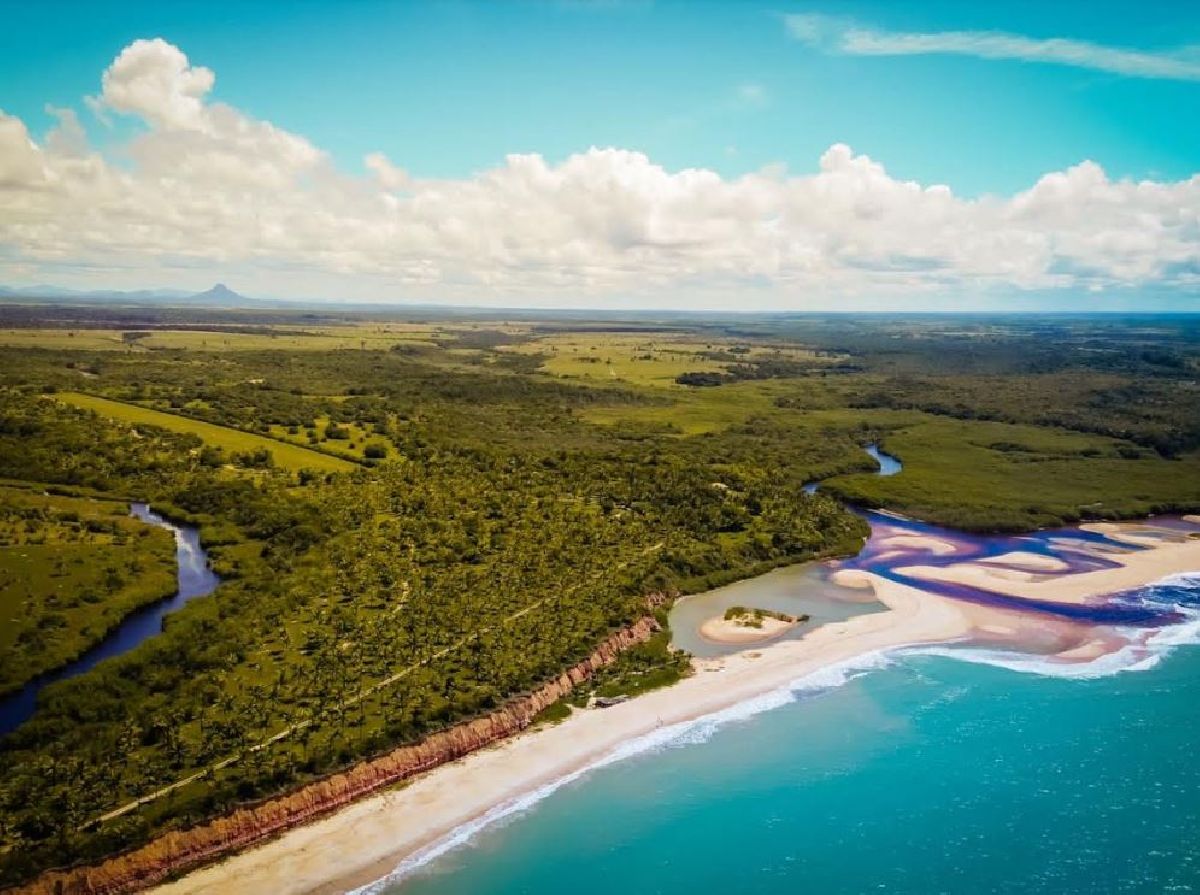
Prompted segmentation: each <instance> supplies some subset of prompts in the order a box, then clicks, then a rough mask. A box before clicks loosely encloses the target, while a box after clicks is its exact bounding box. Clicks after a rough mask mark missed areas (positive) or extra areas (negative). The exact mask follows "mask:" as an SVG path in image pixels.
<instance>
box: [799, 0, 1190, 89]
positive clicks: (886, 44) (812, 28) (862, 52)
mask: <svg viewBox="0 0 1200 895" xmlns="http://www.w3.org/2000/svg"><path fill="white" fill-rule="evenodd" d="M783 18H784V24H785V25H786V27H787V30H788V32H789V33H790V34H791V35H792V37H794V38H796V39H797V40H800V41H802V42H804V43H806V44H809V45H811V46H816V47H820V48H822V49H825V50H829V51H831V52H835V53H844V54H846V55H849V56H919V55H929V54H949V55H957V56H975V57H977V58H979V59H1014V60H1019V61H1022V62H1048V63H1052V64H1056V65H1070V66H1074V67H1076V68H1089V69H1093V70H1095V71H1103V72H1110V73H1112V74H1118V75H1127V76H1130V77H1135V78H1164V79H1168V80H1178V81H1200V61H1197V59H1196V58H1195V55H1194V53H1193V54H1192V55H1191V57H1190V58H1189V56H1188V55H1186V54H1184V53H1159V52H1146V51H1140V50H1128V49H1124V48H1121V47H1109V46H1104V45H1103V44H1096V43H1091V42H1090V41H1085V40H1072V39H1070V38H1065V37H1050V38H1037V37H1026V36H1025V35H1022V34H1008V33H1005V32H1002V31H932V32H923V31H885V30H881V29H878V28H868V27H864V26H861V25H857V24H855V23H854V22H851V21H848V20H845V19H840V18H837V17H834V16H826V15H821V14H819V13H796V14H792V15H785V16H784V17H783ZM1193 49H1194V48H1193Z"/></svg>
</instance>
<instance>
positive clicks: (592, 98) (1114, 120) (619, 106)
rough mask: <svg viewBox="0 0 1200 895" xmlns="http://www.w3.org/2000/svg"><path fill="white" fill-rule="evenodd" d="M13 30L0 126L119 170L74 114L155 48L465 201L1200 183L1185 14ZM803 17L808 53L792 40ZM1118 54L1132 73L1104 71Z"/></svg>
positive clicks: (97, 136) (770, 11)
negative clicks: (443, 183) (688, 190)
mask: <svg viewBox="0 0 1200 895" xmlns="http://www.w3.org/2000/svg"><path fill="white" fill-rule="evenodd" d="M3 16H4V21H5V27H4V29H3V33H2V34H0V109H2V110H3V111H4V113H6V114H7V115H9V116H12V117H15V118H17V119H20V120H21V121H22V122H24V125H25V126H26V127H27V128H28V131H29V133H30V135H31V136H32V138H33V139H34V140H35V141H42V140H43V139H44V138H45V135H46V133H47V131H48V130H49V129H50V128H51V126H52V125H53V124H54V122H55V118H54V116H52V115H51V114H50V113H49V112H48V111H47V105H48V104H49V105H53V106H58V107H68V108H73V109H76V110H77V111H78V113H79V120H80V122H81V124H82V126H83V128H84V129H85V131H86V133H87V136H88V138H89V140H90V141H91V144H92V146H93V148H95V149H97V150H99V151H101V152H102V153H104V154H106V155H107V157H108V158H109V160H110V161H111V162H112V163H113V164H114V165H117V166H121V165H128V164H129V162H128V160H127V159H126V157H125V156H126V154H127V153H126V148H125V146H126V142H127V141H128V139H129V138H130V136H131V135H133V134H136V133H138V132H140V131H141V130H143V129H144V127H145V124H144V122H143V121H141V120H139V118H138V117H137V116H136V115H127V114H116V115H109V116H105V119H106V120H107V121H109V122H110V125H108V126H106V125H105V124H104V123H103V122H102V121H101V120H100V119H99V118H97V117H95V116H93V115H91V114H90V113H89V112H88V111H87V109H86V105H85V103H84V102H83V98H84V97H85V96H96V95H98V94H99V93H100V75H101V73H102V72H103V71H104V70H105V69H106V68H107V67H108V66H109V65H110V64H111V63H112V62H113V59H114V57H116V56H117V54H118V53H120V52H121V50H122V49H123V48H125V47H127V46H129V45H130V44H131V43H132V42H133V41H135V40H137V39H139V38H143V39H144V38H155V37H159V38H162V39H163V40H165V41H166V42H167V43H169V44H171V45H173V46H174V47H177V48H178V49H179V50H180V51H182V53H184V54H186V56H187V59H188V60H189V61H190V63H191V64H192V65H195V66H204V67H205V68H207V69H211V70H212V71H213V72H215V85H214V86H213V88H212V90H211V91H210V92H209V93H208V95H207V97H206V101H209V102H216V103H224V104H228V105H229V106H231V107H233V108H235V109H237V110H238V112H239V113H240V114H242V115H244V116H246V117H247V119H250V120H255V121H269V122H271V124H273V125H274V126H276V127H277V128H280V129H283V130H286V131H288V132H291V133H294V134H297V135H300V136H302V137H303V138H305V139H306V140H308V141H310V142H311V143H312V144H313V145H314V146H316V147H318V148H319V149H321V150H323V151H324V152H326V153H328V156H329V158H330V160H331V161H332V163H333V165H334V166H335V167H336V168H337V169H338V170H340V171H341V172H343V173H346V174H349V175H353V176H364V174H365V173H366V169H365V168H364V162H363V159H364V157H365V156H366V155H367V154H369V153H372V152H381V153H383V154H384V155H386V156H387V158H388V159H389V160H390V162H391V163H393V164H394V165H395V166H397V167H399V168H402V169H404V170H405V171H406V172H407V174H408V175H410V176H411V177H413V178H419V179H431V178H438V179H443V178H444V179H452V180H465V179H469V178H472V177H474V176H477V175H479V174H480V172H485V171H488V170H490V169H493V168H495V167H496V166H499V165H502V164H503V163H504V159H505V157H506V156H508V155H509V154H511V153H535V154H538V155H540V156H542V157H543V158H544V159H545V160H546V161H547V162H548V163H550V164H558V163H561V162H563V161H564V160H566V159H568V158H569V157H571V156H572V155H573V154H576V153H581V152H584V151H586V150H588V148H589V147H593V146H594V147H617V148H620V149H622V150H631V151H635V152H638V153H643V154H644V155H645V156H646V157H647V158H648V159H650V160H652V161H653V163H655V164H656V165H660V166H662V167H663V168H665V169H666V170H667V171H670V172H677V171H679V170H680V169H684V168H692V167H695V168H704V169H708V170H711V171H713V172H716V173H717V174H718V175H720V176H721V177H722V178H725V179H731V178H737V177H739V176H741V175H744V174H747V173H750V172H755V171H759V170H761V169H763V168H764V167H765V166H782V167H783V168H784V169H785V170H786V171H787V172H788V173H789V174H792V175H806V174H811V173H813V172H816V171H817V170H818V159H819V158H820V157H821V156H822V154H823V153H824V152H825V151H826V150H827V149H828V148H829V147H830V146H832V145H834V144H848V145H849V146H851V147H853V150H854V152H855V153H858V154H865V155H867V156H869V157H870V158H871V159H874V160H876V161H878V162H880V163H882V164H883V165H885V166H886V171H887V174H888V175H889V176H890V177H891V178H894V179H896V180H899V181H903V180H910V179H911V180H915V181H918V182H919V183H921V184H923V185H925V186H929V185H933V184H946V185H948V186H949V187H950V188H951V189H952V191H953V193H954V194H955V196H956V197H959V198H962V199H970V198H973V197H979V196H982V195H986V194H995V195H997V196H1002V197H1010V196H1012V195H1013V194H1015V193H1017V192H1019V191H1021V190H1025V189H1028V188H1029V187H1031V186H1032V185H1033V184H1034V183H1035V182H1037V181H1038V179H1039V178H1041V177H1042V176H1043V175H1045V174H1047V173H1049V172H1061V171H1065V170H1067V169H1069V168H1070V167H1071V166H1073V165H1076V164H1078V163H1080V162H1082V161H1084V160H1090V161H1092V162H1095V163H1096V164H1097V165H1099V166H1100V167H1101V168H1102V169H1103V171H1104V172H1105V174H1106V175H1107V177H1108V178H1111V179H1112V180H1114V181H1115V180H1119V179H1122V178H1131V179H1134V180H1141V179H1150V180H1153V181H1159V182H1164V183H1171V182H1179V181H1185V180H1187V179H1188V178H1190V177H1191V176H1192V175H1193V174H1195V173H1196V172H1197V171H1200V7H1197V6H1196V4H1194V3H1145V2H1142V3H1103V2H1087V3H1074V2H1058V3H1044V2H1043V3H1025V2H1009V3H1003V4H1001V3H962V2H953V3H950V2H913V3H903V4H900V3H847V2H825V3H813V4H809V3H801V4H788V3H782V4H766V5H759V4H756V3H748V2H739V3H734V2H729V3H692V4H686V5H685V4H681V3H668V2H657V3H651V2H644V3H643V2H628V3H622V2H584V0H579V2H557V3H553V2H549V3H484V4H477V3H378V2H362V0H360V2H351V3H337V4H334V3H256V2H238V3H222V2H205V3H189V2H171V3H162V2H156V3H136V2H125V3H120V4H109V3H78V4H74V3H58V4H54V3H7V4H5V5H4V9H3ZM796 16H799V17H802V20H804V21H808V22H810V23H812V22H816V23H817V25H818V26H819V27H818V29H817V30H819V31H820V32H821V36H820V37H819V38H812V39H805V38H804V37H803V36H802V35H801V36H798V34H800V33H801V32H802V31H803V30H804V29H798V28H794V27H792V24H791V23H792V22H793V19H792V18H790V17H796ZM855 29H858V30H862V29H867V30H868V31H869V32H870V34H871V35H875V36H878V35H883V36H884V37H885V38H894V37H895V36H896V35H901V36H906V35H907V36H911V35H925V36H929V35H935V36H937V35H943V36H944V35H946V34H947V33H951V34H956V35H962V34H966V35H968V39H967V43H966V47H967V50H965V51H964V50H963V49H961V44H962V42H961V41H959V42H958V43H957V44H954V46H956V47H959V49H955V50H954V51H953V52H948V51H946V49H945V41H944V40H943V41H942V43H941V44H939V45H938V46H940V47H941V48H940V49H939V48H934V49H931V50H928V51H925V50H922V51H921V52H904V53H899V52H893V51H890V50H887V51H884V52H881V53H877V52H872V53H867V54H864V53H862V52H860V51H859V50H855V49H853V48H850V49H848V47H851V42H848V41H847V40H846V39H845V34H846V33H848V32H849V31H853V30H855ZM996 34H999V35H1002V36H1004V39H1005V40H1009V43H1010V44H1011V43H1012V40H1015V39H1020V40H1024V41H1026V42H1030V41H1040V40H1044V39H1061V40H1066V41H1070V42H1071V46H1070V47H1068V48H1067V52H1068V55H1071V54H1074V55H1072V59H1076V61H1074V62H1072V64H1063V63H1062V62H1061V61H1058V62H1046V61H1029V57H1030V53H1029V52H1027V51H1026V50H1023V49H1022V46H1024V45H1023V44H1021V43H1019V42H1018V43H1016V44H1015V45H1014V46H1015V47H1016V49H1015V50H1012V52H1011V53H1010V51H1009V50H1008V49H1003V48H1002V49H1001V51H1000V52H999V55H1000V56H1001V57H1005V55H1006V54H1008V55H1007V58H984V57H986V56H989V55H991V56H993V57H995V56H996V55H997V50H996V47H995V45H994V44H989V43H988V42H987V39H985V40H984V42H983V43H982V44H981V43H979V41H978V38H979V36H980V35H983V36H985V38H986V36H987V35H996ZM1010 39H1011V40H1010ZM972 41H974V42H972ZM893 43H894V41H893ZM935 43H936V41H935ZM927 46H928V45H927ZM976 46H978V47H982V48H983V49H982V50H980V51H979V52H974V51H973V50H971V49H970V48H971V47H976ZM1004 46H1008V44H1005V45H1004ZM1079 47H1082V48H1083V50H1082V52H1081V53H1075V50H1076V49H1078V48H1079ZM1112 50H1120V51H1126V52H1131V53H1135V54H1140V55H1139V57H1138V59H1140V60H1141V61H1138V60H1135V61H1134V67H1135V69H1137V66H1139V65H1141V66H1142V69H1138V70H1135V71H1134V72H1133V73H1130V72H1129V71H1118V70H1113V69H1114V65H1113V63H1112V59H1111V57H1109V56H1106V55H1105V53H1106V52H1108V51H1112ZM1038 52H1042V51H1038ZM1033 55H1034V56H1036V55H1037V53H1034V54H1033ZM1077 57H1078V58H1077ZM1156 59H1166V60H1168V61H1169V62H1170V64H1171V65H1175V64H1176V63H1178V66H1179V67H1178V69H1169V68H1168V71H1167V73H1165V74H1164V73H1163V72H1162V71H1159V70H1157V69H1156V68H1155V66H1154V60H1156ZM1146 60H1149V65H1148V66H1147V65H1144V64H1143V63H1145V62H1146ZM1123 65H1124V63H1120V64H1117V65H1116V68H1118V69H1119V68H1121V67H1122V66H1123ZM1182 201H1184V202H1185V203H1186V202H1187V201H1190V199H1184V200H1182ZM1188 207H1190V206H1188ZM9 254H10V256H11V255H13V254H20V253H19V252H10V253H9ZM1176 254H1178V253H1176ZM2 257H4V256H3V255H0V258H2ZM1171 263H1173V264H1175V265H1176V267H1178V265H1179V264H1180V263H1183V264H1184V265H1185V267H1186V266H1187V265H1190V264H1192V263H1193V262H1192V261H1191V260H1190V259H1187V258H1184V259H1183V260H1182V262H1181V261H1180V258H1179V257H1174V256H1173V261H1172V262H1171ZM38 272H39V273H42V272H45V273H46V274H47V275H50V274H53V273H54V272H55V271H53V270H48V269H46V268H45V267H44V266H43V267H42V268H41V269H40V270H39V271H38ZM68 272H69V271H68ZM26 275H28V276H32V275H33V274H32V273H31V272H28V271H27V272H26V273H21V272H19V271H18V273H17V276H16V279H21V278H22V277H24V276H26ZM3 278H4V271H3V270H2V269H0V279H3ZM7 279H8V280H10V281H11V280H12V279H14V277H13V276H9V277H7ZM185 279H186V277H185ZM260 279H261V278H260ZM753 279H754V276H753V273H751V274H750V275H749V280H751V281H752V280H753ZM268 281H269V278H268V280H262V282H268ZM1017 285H1018V286H1020V287H1022V288H1024V287H1025V286H1027V285H1028V284H1024V286H1022V285H1021V284H1017ZM1080 285H1081V284H1073V285H1072V288H1074V287H1075V286H1080ZM1153 285H1156V287H1157V283H1156V284H1153ZM727 288H729V287H727Z"/></svg>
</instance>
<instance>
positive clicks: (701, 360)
mask: <svg viewBox="0 0 1200 895" xmlns="http://www.w3.org/2000/svg"><path fill="white" fill-rule="evenodd" d="M509 350H511V351H514V352H517V353H520V354H531V355H544V356H545V358H546V359H545V360H544V361H543V363H542V365H541V367H540V370H541V371H542V372H544V373H547V374H549V375H551V376H558V377H563V378H566V379H579V380H585V381H586V380H592V381H601V382H619V383H621V384H625V385H634V386H648V387H654V388H670V389H682V388H683V386H680V385H678V384H677V383H676V382H675V380H676V378H677V377H678V376H681V375H683V374H685V373H718V372H721V371H723V370H725V369H726V368H727V366H728V365H729V364H733V363H744V362H747V361H762V360H765V359H776V360H783V361H788V362H805V363H815V364H820V363H833V362H834V361H836V360H837V359H838V358H837V357H836V356H826V355H825V354H823V353H819V352H816V351H813V350H811V349H808V348H805V347H802V346H797V345H773V344H760V343H747V342H744V341H740V340H736V339H727V338H719V337H715V336H714V337H712V338H697V337H696V336H695V335H692V334H678V333H669V332H667V333H664V332H639V333H613V332H600V333H560V334H555V335H551V336H542V337H540V338H536V339H533V340H531V341H528V342H525V343H523V344H520V345H516V346H512V347H511V348H510V349H509Z"/></svg>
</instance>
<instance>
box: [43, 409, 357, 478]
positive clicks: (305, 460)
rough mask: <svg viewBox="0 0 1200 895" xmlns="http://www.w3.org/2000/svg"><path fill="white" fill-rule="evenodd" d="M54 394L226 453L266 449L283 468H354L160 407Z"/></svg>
mask: <svg viewBox="0 0 1200 895" xmlns="http://www.w3.org/2000/svg"><path fill="white" fill-rule="evenodd" d="M55 397H56V398H57V399H58V400H60V401H63V402H65V403H67V404H71V405H74V406H75V407H81V408H83V409H85V410H94V411H95V412H96V413H101V414H104V415H105V416H109V417H112V418H113V419H117V420H121V421H122V422H126V423H133V424H135V425H138V424H141V425H147V426H159V427H161V428H163V429H170V430H171V431H173V432H186V433H188V434H190V435H196V436H198V437H199V438H201V439H202V440H203V441H204V442H205V443H206V444H211V445H213V446H214V447H219V448H221V449H223V450H225V451H228V452H231V453H232V452H239V453H242V452H253V451H257V450H268V451H270V452H271V456H272V458H273V459H274V461H275V465H276V466H279V467H281V468H283V469H290V470H300V469H316V470H320V471H322V472H346V471H349V470H351V469H354V468H355V464H353V463H351V462H350V461H349V460H343V459H340V458H338V457H331V456H329V455H327V454H322V453H319V452H318V451H310V450H308V449H307V448H302V447H299V446H297V445H294V444H287V443H286V442H282V441H276V440H275V439H273V438H266V437H264V436H262V435H255V434H253V433H251V432H240V431H238V430H237V429H230V428H228V427H226V426H217V425H214V424H213V423H204V422H201V421H200V420H193V419H188V418H187V417H183V416H178V415H176V414H173V413H163V412H162V411H161V410H150V409H149V408H146V407H137V406H135V405H133V404H123V403H122V402H120V401H110V400H108V399H107V398H98V397H96V396H95V395H84V394H80V393H78V392H59V393H58V394H57V395H55Z"/></svg>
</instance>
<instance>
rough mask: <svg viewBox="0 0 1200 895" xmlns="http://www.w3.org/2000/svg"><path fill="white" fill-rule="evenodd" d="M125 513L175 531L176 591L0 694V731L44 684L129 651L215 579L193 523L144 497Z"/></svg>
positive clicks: (29, 706)
mask: <svg viewBox="0 0 1200 895" xmlns="http://www.w3.org/2000/svg"><path fill="white" fill-rule="evenodd" d="M130 513H131V515H133V516H136V517H137V518H138V519H141V520H142V521H143V522H148V523H150V524H151V525H157V526H159V527H160V528H165V529H166V530H167V531H169V532H171V533H172V534H173V535H174V536H175V559H176V562H177V564H178V584H177V590H176V591H175V594H174V595H173V596H170V597H168V598H167V599H165V600H160V601H159V602H157V603H152V604H151V605H149V606H143V607H142V608H141V609H138V610H136V611H135V612H132V613H130V614H129V615H127V616H126V617H125V618H124V619H123V620H122V621H121V623H120V624H119V625H118V626H117V627H116V628H114V629H113V631H112V632H111V633H109V635H108V636H107V637H105V638H104V639H103V640H102V641H100V642H99V643H98V644H96V645H95V646H94V647H92V648H91V649H90V650H88V651H87V652H85V653H84V654H83V655H82V656H80V657H79V658H78V659H76V660H75V661H74V662H70V663H68V664H66V665H63V666H62V667H61V668H57V669H55V670H54V671H49V672H47V673H46V674H43V675H40V676H39V677H37V678H34V679H33V680H32V681H30V682H29V683H28V684H26V685H25V686H24V687H22V688H21V689H20V690H17V691H15V692H13V693H10V694H8V695H7V696H4V697H2V698H0V734H5V733H8V732H9V731H11V730H13V729H15V728H16V727H17V726H18V725H20V724H21V723H22V722H24V721H25V720H26V719H28V718H29V717H30V716H31V715H32V714H33V711H34V709H35V708H36V707H37V698H38V694H39V693H40V692H41V691H42V688H43V687H46V686H47V685H49V684H53V683H55V682H56V681H61V680H65V679H66V678H69V677H74V676H75V675H77V674H83V672H85V671H88V670H89V669H91V668H93V667H95V665H96V664H97V663H98V662H103V661H104V660H105V659H111V658H113V657H114V656H120V655H122V654H123V653H127V652H129V651H130V650H131V649H133V648H134V647H135V646H137V645H138V644H140V643H141V642H142V641H143V640H145V639H146V638H148V637H153V636H154V635H155V634H159V633H161V632H162V627H163V619H164V618H165V617H166V616H167V615H169V614H170V613H172V612H174V611H175V610H176V609H179V608H180V607H181V606H183V605H184V604H185V603H187V602H188V600H193V599H195V598H196V597H203V596H205V595H206V594H209V593H212V590H213V588H215V587H216V586H217V584H219V583H220V579H219V578H218V577H217V576H216V574H215V573H214V572H213V571H212V569H210V568H209V567H208V555H207V554H206V553H205V552H204V550H203V549H202V548H201V546H200V535H199V532H198V531H197V530H196V529H195V528H193V527H192V526H190V525H179V524H176V523H174V522H168V521H167V520H166V519H164V518H163V517H162V516H160V515H158V513H155V512H154V511H153V510H151V509H150V507H149V506H147V505H146V504H144V503H134V504H131V505H130Z"/></svg>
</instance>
